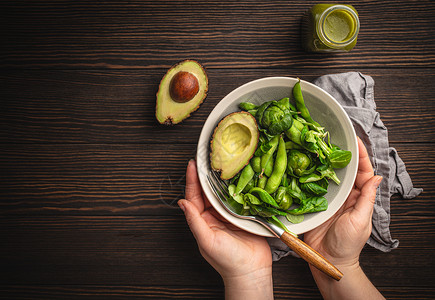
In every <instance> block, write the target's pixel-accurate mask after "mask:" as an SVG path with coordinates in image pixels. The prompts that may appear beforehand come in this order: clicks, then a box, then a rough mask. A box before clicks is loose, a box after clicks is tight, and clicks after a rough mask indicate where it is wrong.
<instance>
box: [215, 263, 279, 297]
mask: <svg viewBox="0 0 435 300" xmlns="http://www.w3.org/2000/svg"><path fill="white" fill-rule="evenodd" d="M222 279H223V281H224V285H225V299H252V300H254V299H273V280H272V268H264V269H259V270H255V271H252V272H249V273H246V274H237V275H227V276H222Z"/></svg>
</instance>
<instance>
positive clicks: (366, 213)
mask: <svg viewBox="0 0 435 300" xmlns="http://www.w3.org/2000/svg"><path fill="white" fill-rule="evenodd" d="M381 181H382V177H381V176H373V177H372V178H370V179H369V180H368V181H367V182H366V183H365V184H364V185H363V187H362V188H361V194H360V195H359V197H358V199H357V201H356V203H355V211H357V212H358V214H359V215H360V217H361V218H364V219H367V220H370V219H371V217H372V213H373V205H374V204H375V200H376V189H377V188H378V186H379V184H380V183H381Z"/></svg>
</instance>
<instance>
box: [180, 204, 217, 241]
mask: <svg viewBox="0 0 435 300" xmlns="http://www.w3.org/2000/svg"><path fill="white" fill-rule="evenodd" d="M177 203H178V206H179V207H180V208H181V210H183V211H184V215H185V217H186V221H187V224H188V225H189V228H190V231H192V233H193V236H194V237H195V239H196V241H197V242H198V244H200V245H201V244H204V243H205V242H206V241H208V240H209V239H210V236H211V235H212V234H213V231H212V230H211V229H210V226H209V225H208V224H207V222H206V221H205V220H204V218H203V217H202V215H201V214H200V213H199V211H198V209H197V208H196V206H195V205H194V204H193V203H192V202H190V201H187V200H185V199H182V200H179V201H178V202H177Z"/></svg>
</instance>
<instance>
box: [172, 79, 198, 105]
mask: <svg viewBox="0 0 435 300" xmlns="http://www.w3.org/2000/svg"><path fill="white" fill-rule="evenodd" d="M198 91H199V82H198V79H197V78H196V77H195V75H193V74H192V73H189V72H185V71H180V72H178V73H177V74H175V75H174V77H173V78H172V80H171V83H170V85H169V92H170V94H171V98H172V99H173V100H174V101H176V102H179V103H185V102H188V101H190V100H192V99H193V97H195V95H196V94H197V93H198Z"/></svg>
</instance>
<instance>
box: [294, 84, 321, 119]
mask: <svg viewBox="0 0 435 300" xmlns="http://www.w3.org/2000/svg"><path fill="white" fill-rule="evenodd" d="M298 79H299V78H298ZM293 97H294V98H295V102H296V108H297V109H298V111H300V113H301V116H302V118H304V119H305V120H307V121H308V122H310V123H312V124H314V125H316V126H318V127H320V125H319V123H317V122H316V121H314V120H313V119H312V118H311V116H310V113H309V111H308V109H307V107H306V106H305V101H304V97H303V96H302V89H301V80H300V79H299V80H298V82H296V84H295V86H294V87H293Z"/></svg>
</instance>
